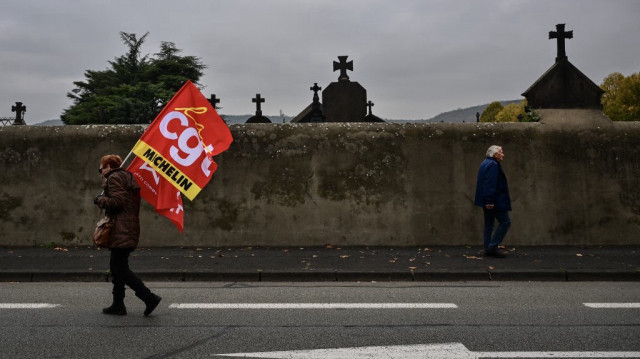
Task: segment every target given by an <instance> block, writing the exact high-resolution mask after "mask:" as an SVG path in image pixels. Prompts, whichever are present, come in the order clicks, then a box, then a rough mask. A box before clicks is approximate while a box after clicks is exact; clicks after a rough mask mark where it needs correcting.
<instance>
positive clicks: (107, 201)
mask: <svg viewBox="0 0 640 359" xmlns="http://www.w3.org/2000/svg"><path fill="white" fill-rule="evenodd" d="M102 188H103V189H104V195H103V196H102V197H100V198H99V199H98V201H97V204H98V207H100V208H103V209H104V210H105V213H106V215H107V216H109V217H110V218H113V220H114V221H115V224H114V226H113V228H112V229H111V238H110V240H109V248H134V249H135V248H136V247H137V246H138V241H139V239H140V217H139V215H140V187H139V186H138V184H137V183H136V181H135V179H133V175H132V174H131V173H129V172H127V171H125V170H124V169H122V168H117V169H114V170H112V171H110V172H109V173H107V174H106V175H105V181H104V184H103V185H102Z"/></svg>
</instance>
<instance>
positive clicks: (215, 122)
mask: <svg viewBox="0 0 640 359" xmlns="http://www.w3.org/2000/svg"><path fill="white" fill-rule="evenodd" d="M231 142H233V138H232V136H231V132H230V131H229V128H228V127H227V125H226V124H225V123H224V121H223V120H222V118H220V116H219V115H218V113H217V112H216V110H215V109H214V108H213V107H212V106H211V104H210V103H209V101H208V100H207V99H206V98H205V97H204V96H203V95H202V93H201V92H200V90H198V88H197V87H196V86H195V85H194V84H193V83H192V82H191V81H187V82H186V83H185V84H184V86H182V88H181V89H180V90H179V91H178V92H177V93H176V94H175V95H174V96H173V98H172V99H171V100H170V101H169V103H167V105H166V106H165V107H164V109H163V110H162V111H161V112H160V113H159V114H158V116H157V117H156V118H155V120H153V122H152V123H151V124H150V125H149V127H148V128H147V130H146V131H145V132H144V133H143V134H142V136H141V137H140V139H139V140H138V142H137V143H136V144H135V146H134V147H133V149H132V150H131V153H133V154H135V155H136V157H135V158H134V159H133V161H132V162H131V164H130V165H129V166H128V167H127V169H126V170H125V169H123V168H121V166H122V160H121V159H120V157H119V156H117V155H109V156H105V157H103V158H102V160H101V161H100V174H101V175H102V176H103V178H104V186H103V187H104V192H103V195H100V196H98V197H96V199H95V201H94V202H95V203H96V204H97V205H98V206H99V207H100V208H104V209H105V210H106V214H107V215H112V216H114V217H112V218H115V219H116V224H115V225H114V228H113V229H112V232H111V238H110V246H109V247H110V250H111V261H110V267H111V273H112V275H113V304H112V305H111V306H110V307H108V308H105V309H103V313H105V314H116V315H125V314H127V310H126V308H125V306H124V287H125V284H126V285H127V286H129V287H130V288H131V289H133V290H134V291H135V292H136V296H138V297H139V298H140V299H142V300H143V301H144V302H145V305H146V308H145V311H144V315H145V316H148V315H149V314H151V312H153V310H154V309H155V308H156V307H157V306H158V304H159V303H160V300H161V299H162V298H161V297H159V296H157V295H155V294H153V293H151V291H150V290H149V289H148V288H147V287H146V286H145V285H144V283H142V281H141V280H140V279H139V278H138V277H137V276H136V275H135V274H134V273H133V272H131V270H130V269H129V263H128V259H129V254H131V252H132V251H133V250H134V249H135V248H136V247H137V246H138V240H139V237H140V220H139V212H140V198H141V197H142V198H144V199H145V201H147V202H149V204H151V205H152V206H153V207H154V208H155V210H156V213H158V214H160V215H162V216H165V217H167V218H168V219H169V220H171V222H173V224H174V225H175V226H176V227H178V229H179V230H180V232H182V230H183V228H184V210H183V209H184V208H183V206H182V196H181V194H184V195H185V196H187V198H189V200H193V199H194V198H195V196H196V195H197V194H198V193H199V192H200V191H201V190H202V188H204V186H206V184H207V183H208V182H209V180H211V178H212V177H213V173H214V172H215V171H216V169H217V164H216V163H215V162H214V161H213V156H216V155H218V154H220V153H222V152H224V151H226V150H227V149H228V148H229V146H230V144H231ZM131 153H129V155H130V154H131ZM128 157H129V156H127V158H128ZM126 160H127V159H125V161H126Z"/></svg>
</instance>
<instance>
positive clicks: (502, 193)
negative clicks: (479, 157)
mask: <svg viewBox="0 0 640 359" xmlns="http://www.w3.org/2000/svg"><path fill="white" fill-rule="evenodd" d="M488 204H493V205H494V207H493V209H496V210H501V211H510V210H511V197H510V196H509V186H508V185H507V176H506V175H505V174H504V171H502V166H500V162H498V160H496V159H495V158H490V157H487V158H486V159H485V160H484V161H482V163H481V164H480V170H479V171H478V180H477V183H476V198H475V205H476V206H480V207H482V208H485V206H486V205H488Z"/></svg>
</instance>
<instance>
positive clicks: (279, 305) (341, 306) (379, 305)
mask: <svg viewBox="0 0 640 359" xmlns="http://www.w3.org/2000/svg"><path fill="white" fill-rule="evenodd" d="M169 308H172V309H455V308H458V306H457V305H455V304H453V303H173V304H171V305H169Z"/></svg>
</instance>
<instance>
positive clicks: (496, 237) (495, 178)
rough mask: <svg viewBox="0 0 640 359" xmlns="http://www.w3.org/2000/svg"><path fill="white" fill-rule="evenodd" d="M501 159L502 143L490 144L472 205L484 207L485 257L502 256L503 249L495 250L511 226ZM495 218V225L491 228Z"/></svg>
mask: <svg viewBox="0 0 640 359" xmlns="http://www.w3.org/2000/svg"><path fill="white" fill-rule="evenodd" d="M503 159H504V152H503V151H502V147H500V146H491V147H489V149H488V150H487V158H485V160H484V161H482V163H481V164H480V170H479V171H478V181H477V184H476V198H475V205H476V206H479V207H482V209H483V211H484V255H485V256H487V257H497V258H504V257H505V255H504V253H502V252H500V251H498V246H499V245H500V243H502V241H503V240H504V237H505V235H506V234H507V231H508V230H509V227H510V226H511V218H509V211H511V198H510V197H509V186H508V185H507V176H506V175H505V174H504V171H503V170H502V166H501V165H500V162H502V160H503ZM496 220H497V221H498V227H497V228H496V230H495V232H494V230H493V229H494V225H495V222H496Z"/></svg>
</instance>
